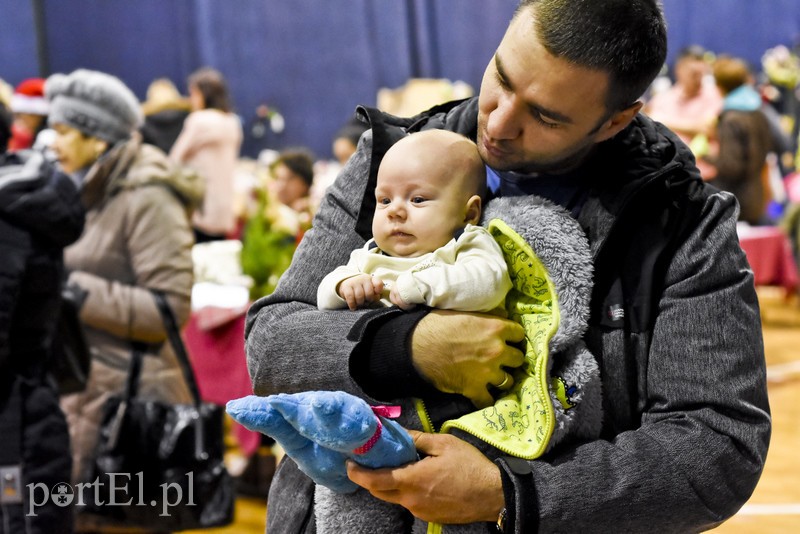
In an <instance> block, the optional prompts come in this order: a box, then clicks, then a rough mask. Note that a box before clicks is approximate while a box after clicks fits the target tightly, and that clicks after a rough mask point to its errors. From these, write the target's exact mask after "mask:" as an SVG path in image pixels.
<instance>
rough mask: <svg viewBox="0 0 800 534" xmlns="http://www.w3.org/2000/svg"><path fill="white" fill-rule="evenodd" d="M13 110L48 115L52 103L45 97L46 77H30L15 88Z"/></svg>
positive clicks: (12, 98) (12, 102) (12, 101)
mask: <svg viewBox="0 0 800 534" xmlns="http://www.w3.org/2000/svg"><path fill="white" fill-rule="evenodd" d="M11 111H13V112H14V113H29V114H31V115H47V114H48V113H49V112H50V105H49V103H48V102H47V99H45V97H44V78H28V79H27V80H23V81H22V82H20V84H19V85H17V87H16V89H14V94H13V95H12V96H11Z"/></svg>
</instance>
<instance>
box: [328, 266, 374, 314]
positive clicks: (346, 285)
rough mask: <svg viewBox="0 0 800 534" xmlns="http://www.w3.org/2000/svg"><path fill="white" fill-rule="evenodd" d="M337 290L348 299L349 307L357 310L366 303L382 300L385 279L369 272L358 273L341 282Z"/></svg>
mask: <svg viewBox="0 0 800 534" xmlns="http://www.w3.org/2000/svg"><path fill="white" fill-rule="evenodd" d="M336 291H337V292H338V293H339V296H340V297H342V298H343V299H344V300H345V301H347V307H348V308H350V309H351V310H357V309H358V308H360V307H362V306H364V305H369V304H372V303H373V302H375V301H377V300H380V298H381V292H382V291H383V280H381V279H380V278H378V277H376V276H370V275H368V274H357V275H356V276H351V277H350V278H346V279H345V280H343V281H342V282H340V283H339V287H338V288H337V289H336Z"/></svg>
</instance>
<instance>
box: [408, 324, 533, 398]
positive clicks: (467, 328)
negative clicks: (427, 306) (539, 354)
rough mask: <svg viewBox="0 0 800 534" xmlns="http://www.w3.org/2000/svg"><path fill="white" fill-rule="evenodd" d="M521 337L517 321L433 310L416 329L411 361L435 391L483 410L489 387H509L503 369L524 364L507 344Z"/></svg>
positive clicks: (489, 396) (517, 351) (517, 353)
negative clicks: (456, 396) (458, 397)
mask: <svg viewBox="0 0 800 534" xmlns="http://www.w3.org/2000/svg"><path fill="white" fill-rule="evenodd" d="M524 337H525V330H524V329H523V328H522V326H520V325H519V324H517V323H515V322H513V321H509V320H507V319H502V318H500V317H496V316H493V315H485V314H480V313H466V312H453V311H447V310H433V311H431V312H430V313H429V314H428V315H426V316H425V317H424V318H423V319H422V320H421V321H420V322H419V324H418V325H417V327H416V328H415V329H414V332H413V334H412V336H411V360H412V362H413V363H414V367H415V368H416V369H417V371H418V372H419V373H420V374H421V375H422V376H423V377H425V378H427V379H428V380H429V381H430V382H431V383H432V384H433V385H434V387H436V389H438V390H439V391H443V392H445V393H458V394H460V395H463V396H465V397H467V398H468V399H470V400H471V401H472V403H473V404H475V406H477V407H478V408H483V407H486V406H489V405H491V404H492V403H493V402H494V400H493V399H492V396H491V395H490V394H489V391H488V386H489V385H494V386H495V387H499V388H500V389H509V388H510V387H511V386H512V385H513V384H514V380H513V379H512V378H511V375H510V374H509V373H508V372H506V370H505V368H515V367H519V366H520V365H522V364H523V362H524V359H523V354H522V351H520V350H519V349H517V348H515V347H512V346H511V345H509V343H517V342H519V341H522V339H523V338H524Z"/></svg>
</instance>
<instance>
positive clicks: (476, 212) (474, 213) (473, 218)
mask: <svg viewBox="0 0 800 534" xmlns="http://www.w3.org/2000/svg"><path fill="white" fill-rule="evenodd" d="M481 204H482V203H481V197H480V196H478V195H472V196H471V197H469V200H467V210H466V214H465V215H464V222H465V223H469V224H478V221H480V220H481Z"/></svg>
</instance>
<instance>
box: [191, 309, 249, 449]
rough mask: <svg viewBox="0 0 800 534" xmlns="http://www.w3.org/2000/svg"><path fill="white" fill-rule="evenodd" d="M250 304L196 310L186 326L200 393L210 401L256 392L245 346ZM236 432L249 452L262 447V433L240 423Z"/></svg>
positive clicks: (215, 401)
mask: <svg viewBox="0 0 800 534" xmlns="http://www.w3.org/2000/svg"><path fill="white" fill-rule="evenodd" d="M246 313H247V307H246V306H244V307H240V308H232V309H231V308H213V307H205V308H201V309H200V310H197V311H194V312H192V315H191V316H190V318H189V322H188V324H187V325H186V327H185V328H184V331H183V338H184V341H185V343H186V350H187V351H188V352H189V358H190V359H191V360H192V367H193V368H194V372H195V376H196V377H197V386H198V388H199V389H200V396H201V397H202V398H203V400H204V401H206V402H212V403H214V404H219V405H222V406H224V405H225V404H226V403H227V402H228V401H229V400H232V399H238V398H239V397H244V396H246V395H250V394H251V393H252V392H253V389H252V385H251V383H250V375H249V373H248V372H247V360H246V358H245V350H244V323H245V314H246ZM232 424H233V430H232V432H233V435H234V437H235V438H236V440H237V441H238V443H239V446H240V447H241V448H242V451H243V452H244V453H245V454H246V455H248V456H249V455H250V454H252V453H253V452H255V450H256V449H257V448H258V444H259V441H260V436H261V435H260V434H259V433H257V432H251V431H249V430H247V429H246V428H244V427H242V426H241V425H239V424H238V423H232Z"/></svg>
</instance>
